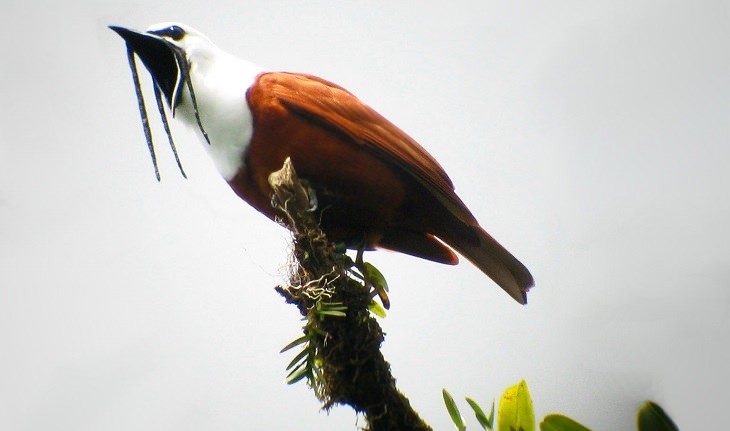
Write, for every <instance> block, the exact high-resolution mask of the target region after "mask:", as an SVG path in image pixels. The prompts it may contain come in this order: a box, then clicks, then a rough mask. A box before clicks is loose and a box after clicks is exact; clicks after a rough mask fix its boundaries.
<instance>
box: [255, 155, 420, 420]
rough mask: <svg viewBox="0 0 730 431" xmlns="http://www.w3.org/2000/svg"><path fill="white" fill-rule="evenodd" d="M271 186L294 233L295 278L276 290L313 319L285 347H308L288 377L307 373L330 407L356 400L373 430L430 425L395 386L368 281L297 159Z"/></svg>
mask: <svg viewBox="0 0 730 431" xmlns="http://www.w3.org/2000/svg"><path fill="white" fill-rule="evenodd" d="M269 184H270V185H271V187H272V190H273V192H274V193H273V196H272V205H274V206H275V207H276V208H277V209H278V210H279V212H280V213H281V215H282V216H281V218H280V222H281V223H282V224H283V225H285V226H286V227H287V228H289V230H290V231H291V232H292V235H293V253H292V262H291V269H290V274H289V280H288V284H287V285H286V286H278V287H277V288H276V290H277V292H279V293H280V294H281V295H282V296H283V297H284V298H285V299H286V301H287V302H288V303H291V304H294V305H296V307H297V308H298V309H299V312H300V313H301V314H302V316H304V318H305V321H306V323H305V325H304V327H303V328H302V329H303V332H304V335H303V336H302V337H300V338H298V339H296V340H294V341H293V342H291V343H289V345H288V346H287V347H285V348H284V349H283V350H282V351H284V350H289V349H293V348H295V347H300V346H301V351H300V352H299V354H297V355H296V356H295V357H294V360H292V362H291V363H290V364H289V368H288V369H289V371H290V374H289V376H288V381H289V382H290V383H293V382H296V381H299V380H302V379H304V378H306V380H307V382H308V383H309V385H310V386H311V387H312V389H313V390H314V392H315V395H316V396H317V397H318V398H319V399H320V400H321V401H322V402H323V407H324V408H325V409H329V408H331V407H332V406H334V405H336V404H344V405H349V406H351V407H352V408H353V409H354V410H355V411H356V412H358V413H362V414H363V415H364V416H365V419H366V421H367V427H366V428H365V429H367V430H372V431H381V430H430V429H431V428H430V427H429V426H428V425H427V424H426V423H425V422H423V420H422V419H421V418H420V417H419V416H418V414H417V413H416V412H415V411H414V410H413V409H412V408H411V406H410V403H409V401H408V399H407V398H406V397H405V396H404V395H403V394H402V393H400V392H399V391H398V389H397V388H396V386H395V378H394V377H393V376H392V374H391V372H390V365H389V364H388V362H386V361H385V358H384V357H383V355H382V353H381V352H380V345H381V344H382V342H383V340H384V334H383V331H382V329H381V328H380V325H379V324H378V322H377V321H376V320H375V318H374V317H373V316H372V314H371V312H370V311H369V308H370V306H371V304H372V302H373V298H372V294H371V292H370V289H369V288H368V287H367V285H368V283H364V282H363V281H362V280H360V279H358V278H357V277H356V276H354V274H356V273H355V272H354V271H353V269H352V260H351V259H350V258H349V257H347V255H345V254H344V252H342V251H338V250H337V249H336V247H335V246H334V245H333V244H331V243H330V242H329V241H328V240H327V237H326V235H325V234H324V232H323V231H322V229H320V227H319V224H318V218H317V213H316V212H315V209H316V195H315V193H314V191H313V190H312V189H311V188H310V187H309V186H308V184H307V182H306V180H303V179H302V180H300V179H299V178H298V177H297V175H296V172H295V170H294V167H293V165H292V163H291V161H290V160H289V159H287V160H286V161H285V162H284V166H283V167H282V168H281V170H279V171H276V172H274V173H272V174H271V175H270V176H269Z"/></svg>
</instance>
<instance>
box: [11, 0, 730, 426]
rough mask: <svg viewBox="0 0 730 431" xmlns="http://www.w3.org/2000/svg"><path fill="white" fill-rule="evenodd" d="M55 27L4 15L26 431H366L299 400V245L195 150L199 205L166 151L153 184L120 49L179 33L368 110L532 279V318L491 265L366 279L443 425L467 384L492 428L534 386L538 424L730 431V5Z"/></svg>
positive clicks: (460, 7) (189, 162)
mask: <svg viewBox="0 0 730 431" xmlns="http://www.w3.org/2000/svg"><path fill="white" fill-rule="evenodd" d="M47 3H48V4H47V5H39V4H37V2H18V1H16V0H11V3H10V4H9V5H7V6H4V12H3V18H0V20H2V25H1V26H0V35H1V36H2V40H4V41H5V43H4V44H3V55H2V65H1V67H0V74H1V75H0V100H2V103H1V104H0V343H1V344H2V350H0V429H8V430H10V429H18V430H20V429H23V430H46V429H55V430H100V429H103V430H129V429H140V430H146V429H150V430H151V429H155V430H165V429H175V430H198V429H210V430H233V429H236V430H241V429H292V428H295V427H296V428H297V429H309V430H315V429H316V430H341V429H355V423H356V419H355V416H354V415H353V414H352V412H351V411H350V410H348V409H346V408H336V409H334V410H333V412H332V413H331V414H330V415H329V417H328V416H327V415H326V414H325V413H321V412H318V405H317V403H316V401H315V399H314V396H313V395H312V393H311V392H310V391H309V390H307V388H306V387H305V386H304V385H297V386H293V387H289V386H287V385H286V384H285V383H284V375H285V372H284V368H285V366H286V364H287V362H288V361H289V359H290V356H291V355H280V354H279V353H278V351H279V349H280V348H281V347H282V346H283V345H285V344H286V343H288V342H289V341H290V340H292V339H294V338H295V337H297V336H298V333H299V326H300V322H299V320H298V315H297V312H296V310H295V309H294V308H293V307H291V306H287V305H285V304H284V303H283V300H282V299H281V298H280V297H279V296H278V295H277V294H276V293H275V292H274V291H273V286H274V285H275V284H277V283H279V282H280V281H281V280H282V274H283V273H284V271H283V270H282V268H283V265H284V263H285V262H286V260H287V255H286V253H287V250H288V249H287V247H288V246H287V240H288V235H287V233H286V232H285V231H284V230H283V229H282V228H280V227H278V226H276V225H275V224H273V223H271V222H270V221H268V220H267V219H265V218H264V217H263V216H260V215H259V214H258V213H256V212H255V211H254V210H252V209H251V208H249V207H248V206H247V205H246V204H244V203H242V202H241V201H240V200H238V199H237V198H236V197H235V196H234V195H233V193H231V192H230V191H229V190H228V188H227V185H226V184H225V183H224V182H223V181H222V180H221V179H220V178H219V177H218V175H217V173H216V171H215V169H214V168H213V165H212V163H211V162H210V161H209V160H208V159H207V156H206V155H205V154H204V151H203V149H202V148H201V146H200V144H199V143H198V142H197V140H196V139H195V137H194V136H193V135H192V133H190V132H189V131H188V130H186V129H185V128H183V127H173V133H174V134H175V136H176V137H177V143H178V150H179V151H180V153H181V157H182V161H183V163H184V166H185V167H186V170H187V172H188V175H189V180H187V181H185V180H183V179H181V178H180V176H179V175H178V174H177V173H176V168H175V166H174V162H173V160H172V157H171V155H170V154H169V151H166V150H165V145H166V143H165V137H164V135H163V134H162V132H161V128H159V127H158V128H157V129H155V132H156V142H157V143H158V148H159V152H160V158H161V173H162V177H163V181H162V183H159V184H158V183H157V182H156V181H155V180H154V176H153V173H152V167H151V164H150V161H149V158H148V154H147V151H146V149H145V143H144V137H143V135H142V130H141V126H140V123H139V118H138V112H137V108H136V101H135V99H134V91H133V87H132V82H131V78H130V75H129V70H128V68H127V62H126V61H127V60H126V57H125V51H124V44H123V42H122V40H121V39H119V37H118V36H117V35H116V34H114V33H113V32H111V31H109V30H108V29H107V28H106V26H107V25H108V24H118V25H126V26H131V27H135V28H140V29H143V28H145V27H147V26H148V25H149V24H151V23H154V22H158V21H168V20H177V21H183V22H186V23H188V24H191V25H193V26H195V27H196V28H198V29H200V30H202V31H203V32H205V33H206V34H207V35H208V36H210V38H211V39H212V40H213V41H215V42H216V43H217V44H218V45H220V46H221V47H223V48H224V49H226V50H228V51H231V52H233V53H234V54H236V55H238V56H241V57H245V58H247V59H249V60H251V61H253V62H255V63H258V64H260V65H262V66H265V67H267V68H270V69H276V70H289V71H302V72H309V73H314V74H317V75H320V76H322V77H324V78H327V79H330V80H332V81H335V82H337V83H339V84H341V85H343V86H345V87H346V88H348V89H349V90H351V91H353V92H354V93H355V94H357V95H358V96H360V97H361V98H362V99H363V100H364V101H366V102H368V103H369V104H371V105H372V106H373V107H374V108H376V109H377V110H378V111H379V112H381V113H382V114H383V115H385V116H386V117H388V118H389V119H391V120H392V121H393V122H395V123H396V124H398V125H399V126H400V127H401V128H403V129H404V130H405V131H407V132H408V133H409V134H411V135H412V136H413V137H414V138H416V139H417V140H418V141H419V142H421V143H422V144H423V145H424V146H425V147H426V148H428V149H429V150H430V151H431V152H432V154H434V156H436V158H437V159H438V160H439V161H441V162H442V164H443V165H444V167H445V168H446V170H447V171H448V172H449V174H450V176H451V177H452V179H453V180H454V183H455V184H456V187H457V192H458V193H459V195H460V196H461V197H462V198H463V200H464V201H465V202H467V204H468V205H469V206H470V208H471V209H472V210H473V212H474V213H475V214H476V215H477V217H478V218H479V219H480V221H481V222H482V224H483V226H484V227H485V228H486V229H487V230H488V231H490V232H491V233H492V234H493V235H494V236H495V237H497V238H498V239H499V240H500V241H501V242H502V243H504V244H505V245H506V246H507V247H508V248H509V249H510V250H512V251H513V252H514V253H515V254H516V255H517V256H518V257H519V258H520V259H521V260H523V262H524V263H525V264H527V266H528V267H529V268H530V269H531V270H532V271H533V273H534V275H535V278H536V280H537V287H536V288H534V289H533V290H532V291H531V294H530V297H529V299H530V304H529V305H528V306H527V307H519V306H518V305H516V304H515V303H514V302H513V301H512V300H511V299H510V298H509V297H508V296H507V295H505V294H504V293H503V292H502V291H501V290H500V289H498V288H496V287H495V286H494V285H493V284H492V283H491V282H490V281H489V280H487V279H486V278H485V277H484V276H483V275H482V274H481V273H480V272H478V271H477V270H476V269H475V268H473V267H471V266H470V265H469V264H468V263H464V264H462V265H459V266H457V267H447V266H439V265H436V264H432V263H428V262H423V261H420V260H417V259H414V258H410V257H406V256H400V255H396V254H392V253H387V252H379V253H371V254H369V255H368V256H367V258H368V259H369V260H370V261H372V262H373V263H375V264H376V265H377V266H378V267H379V268H380V269H381V270H382V271H383V272H384V273H385V274H386V276H387V278H388V281H389V283H390V285H391V290H392V295H391V296H392V300H393V307H392V310H391V313H390V315H389V317H388V318H387V319H385V320H384V321H382V325H383V327H384V329H385V331H386V332H387V334H388V335H387V338H386V341H385V344H384V353H385V355H386V357H387V359H388V360H389V361H390V362H391V364H392V368H393V372H394V375H395V376H396V377H397V378H398V383H399V386H400V388H401V390H402V391H404V392H405V393H406V394H407V395H408V396H409V397H410V399H411V402H412V404H413V405H414V406H415V407H416V409H417V410H418V411H419V412H420V413H421V414H422V416H424V418H425V419H426V420H427V422H429V423H430V424H431V425H433V426H434V427H435V428H436V429H450V426H451V425H450V421H449V419H448V414H447V413H446V410H445V409H444V407H443V404H442V401H441V392H440V391H441V388H443V387H446V388H448V389H449V390H450V391H451V392H452V394H453V395H455V396H456V397H458V398H461V397H463V396H465V395H469V396H472V397H474V398H475V399H477V400H478V401H481V402H482V403H483V404H484V405H488V404H489V402H490V401H491V400H492V399H494V398H498V397H499V395H500V394H501V392H502V391H503V390H504V389H505V388H506V387H507V386H509V385H511V384H513V383H515V382H517V381H518V380H519V379H521V378H525V379H527V381H528V383H529V385H530V388H531V391H532V395H533V398H534V404H535V408H536V411H537V415H538V417H539V418H542V417H543V416H544V415H545V414H547V413H551V412H562V413H565V414H567V415H569V416H572V417H574V418H575V419H577V420H579V421H581V422H583V423H584V424H586V425H588V426H590V427H593V428H594V429H596V430H601V429H604V430H608V429H632V427H633V422H634V414H635V410H636V408H637V407H638V405H639V403H640V402H641V401H643V400H645V399H653V400H656V401H657V402H659V403H660V404H661V405H663V406H664V407H665V408H666V410H667V411H668V412H669V413H670V414H671V415H672V416H673V417H674V418H675V420H676V421H677V423H678V424H679V425H680V427H681V428H683V429H707V428H708V427H710V428H712V427H713V426H714V427H717V426H719V424H720V423H724V422H726V420H724V419H723V412H724V411H725V407H726V402H727V390H728V387H729V386H730V372H729V371H728V366H727V364H728V363H730V353H729V352H728V342H730V289H729V288H730V252H728V244H729V243H730V228H728V226H727V222H728V220H729V219H730V196H729V194H730V170H729V169H728V167H729V166H730V132H729V128H728V123H729V120H730V108H729V100H730V94H729V88H730V86H728V76H730V49H729V47H728V42H730V37H729V36H730V34H729V33H730V25H729V24H730V22H729V20H728V4H727V2H724V1H714V2H712V1H696V2H678V1H635V0H632V1H596V2H586V1H553V2H544V1H524V2H496V1H479V2H477V1H473V2H465V1H461V2H449V3H448V6H441V5H433V6H427V5H424V4H423V2H411V3H402V2H398V3H397V4H394V3H396V2H390V1H378V2H372V1H371V2H357V3H356V2H338V3H334V2H324V1H319V2H311V1H310V2H299V1H284V0H281V1H271V0H268V1H236V2H229V1H221V2H215V3H210V2H207V1H205V2H203V1H200V2H194V1H190V2H180V1H175V2H170V1H157V2H154V3H144V2H141V1H137V2H125V3H119V2H111V1H93V2H91V1H87V2H84V1H80V0H77V1H69V2H47ZM144 75H146V72H145V73H144ZM147 89H149V85H148V86H147ZM148 95H149V96H151V93H149V92H148ZM148 100H149V101H150V102H152V101H153V99H151V98H149V97H148ZM149 107H150V110H151V113H154V106H153V105H150V106H149ZM154 123H157V122H154ZM462 407H463V409H464V410H463V411H466V410H467V409H468V407H467V406H466V404H465V403H462ZM467 419H468V420H469V422H470V423H471V424H472V425H473V426H476V422H475V421H474V419H473V418H472V417H471V415H468V416H467ZM473 429H476V428H475V427H474V428H473Z"/></svg>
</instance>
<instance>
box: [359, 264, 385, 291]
mask: <svg viewBox="0 0 730 431" xmlns="http://www.w3.org/2000/svg"><path fill="white" fill-rule="evenodd" d="M363 269H364V270H365V276H366V277H367V279H368V281H370V282H371V283H372V284H373V286H374V287H375V290H383V291H385V292H387V291H388V282H387V281H385V277H384V276H383V273H382V272H380V270H379V269H378V268H376V267H375V266H374V265H373V264H371V263H368V262H363Z"/></svg>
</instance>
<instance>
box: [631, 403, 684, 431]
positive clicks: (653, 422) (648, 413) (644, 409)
mask: <svg viewBox="0 0 730 431" xmlns="http://www.w3.org/2000/svg"><path fill="white" fill-rule="evenodd" d="M638 425H639V431H679V428H678V427H677V424H675V423H674V421H673V420H672V419H670V418H669V416H668V415H667V414H666V413H665V412H664V409H662V408H661V407H659V405H658V404H656V403H654V402H652V401H646V402H645V403H644V404H642V405H641V408H639V417H638Z"/></svg>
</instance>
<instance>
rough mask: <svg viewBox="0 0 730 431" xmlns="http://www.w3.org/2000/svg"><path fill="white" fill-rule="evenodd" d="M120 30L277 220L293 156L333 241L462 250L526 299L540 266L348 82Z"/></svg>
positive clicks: (446, 258) (165, 28)
mask: <svg viewBox="0 0 730 431" xmlns="http://www.w3.org/2000/svg"><path fill="white" fill-rule="evenodd" d="M109 27H110V28H111V29H112V30H114V31H115V32H116V33H117V34H118V35H119V36H121V37H122V38H123V39H124V40H125V42H126V44H127V47H128V50H130V51H129V52H130V54H129V55H130V62H131V61H132V60H131V58H132V57H131V56H132V54H131V52H133V53H134V54H135V55H136V56H137V57H138V58H140V59H141V61H142V63H143V64H144V66H145V67H146V68H147V69H148V71H149V72H150V75H151V77H152V80H153V82H154V86H155V87H156V91H157V92H158V93H156V95H157V96H158V105H159V106H160V110H161V112H162V108H161V106H162V105H161V103H160V99H159V93H161V94H162V95H163V96H164V98H165V101H166V103H167V108H169V110H170V112H171V113H172V115H173V117H174V118H175V119H176V120H179V121H181V122H182V123H184V124H186V125H188V126H190V127H192V128H193V129H194V130H195V133H196V134H197V135H198V136H199V138H200V140H201V141H202V142H203V143H204V146H205V147H206V148H207V150H208V153H209V154H210V156H211V157H212V159H213V162H214V164H215V166H216V167H217V170H218V171H219V172H220V174H221V175H222V176H223V178H224V179H225V180H226V182H227V183H228V184H229V185H230V187H231V189H232V190H233V191H234V192H235V193H236V194H237V195H238V196H239V197H240V198H242V199H243V200H244V201H246V202H247V203H248V204H250V205H251V206H252V207H254V208H255V209H256V210H258V211H259V212H261V213H262V214H264V215H265V216H267V217H268V218H270V219H272V220H275V219H276V217H277V216H279V215H280V214H279V213H278V212H277V209H275V208H274V207H273V206H272V204H271V199H272V189H271V186H270V185H269V183H268V177H269V174H271V173H272V172H274V171H276V170H278V169H279V168H280V167H281V166H282V164H283V162H284V160H285V159H287V158H290V159H291V161H292V163H293V166H294V168H295V169H296V172H297V174H298V176H299V177H300V178H303V179H306V180H307V182H308V184H309V185H310V187H311V188H312V189H313V190H314V192H315V193H316V199H317V212H318V217H319V219H320V223H321V228H322V230H323V231H324V232H325V234H326V235H327V237H328V239H329V240H330V241H331V242H333V243H336V244H344V245H345V246H346V247H347V248H350V249H360V250H374V249H388V250H392V251H396V252H400V253H404V254H408V255H411V256H415V257H419V258H423V259H427V260H430V261H434V262H438V263H442V264H449V265H455V264H457V263H458V262H459V257H458V255H457V253H458V254H460V255H461V256H463V257H465V258H466V259H467V260H469V261H471V262H472V263H473V264H474V265H475V266H476V267H477V268H478V269H480V270H481V271H482V272H483V273H484V274H486V275H487V276H488V277H489V278H491V279H492V280H493V281H494V282H495V283H496V284H497V285H498V286H500V287H501V288H502V289H504V291H505V292H507V293H508V294H509V295H510V296H511V297H512V298H514V299H515V300H516V301H517V302H518V303H520V304H526V303H527V291H528V290H529V289H530V287H532V286H533V285H534V280H533V277H532V275H531V274H530V271H529V270H528V269H527V268H526V267H525V265H523V264H522V263H521V262H520V261H519V260H518V259H517V258H515V257H514V256H513V255H512V254H511V253H510V252H509V251H507V249H506V248H504V247H503V246H502V245H501V244H500V243H498V242H497V241H496V240H495V239H494V238H493V237H492V236H491V235H490V234H488V233H487V232H486V231H485V230H484V229H483V228H482V227H481V226H480V224H479V222H478V221H477V219H476V218H475V217H474V215H473V214H472V213H471V211H470V210H469V209H468V208H467V206H466V204H465V203H464V202H463V201H462V200H461V198H459V197H458V196H457V195H456V192H455V189H454V185H453V182H452V180H451V179H450V178H449V176H448V175H447V174H446V172H445V171H444V169H443V168H442V167H441V165H440V164H439V163H438V162H437V161H436V160H435V159H434V157H433V156H431V155H430V154H429V153H428V152H427V151H426V150H425V149H424V148H423V147H422V146H421V145H420V144H418V143H417V142H416V141H415V140H414V139H413V138H411V137H410V136H409V135H407V134H406V133H405V132H403V131H402V130H401V129H399V128H398V127H397V126H395V125H394V124H393V123H391V122H390V121H388V120H387V119H386V118H384V117H383V116H381V115H380V114H378V113H377V112H376V111H375V110H373V109H372V108H371V107H369V106H368V105H366V104H365V103H364V102H362V101H360V99H358V98H357V97H356V96H354V95H353V94H352V93H350V92H349V91H347V90H346V89H344V88H343V87H341V86H339V85H337V84H335V83H332V82H330V81H327V80H325V79H322V78H319V77H317V76H314V75H310V74H305V73H295V72H283V71H269V70H265V69H263V68H261V67H259V66H257V65H255V64H253V63H250V62H248V61H245V60H242V59H240V58H238V57H236V56H234V55H232V54H230V53H228V52H226V51H224V50H222V49H220V48H219V47H218V46H217V45H215V44H214V43H213V42H211V40H210V39H209V38H208V37H206V36H205V35H204V34H202V33H201V32H199V31H198V30H196V29H194V28H193V27H190V26H188V25H186V24H182V23H175V22H163V23H159V24H154V25H152V26H150V27H149V28H148V29H146V30H145V31H137V30H133V29H130V28H126V27H120V26H109ZM133 70H134V69H133ZM134 73H135V74H136V71H135V72H134ZM135 77H136V75H135ZM138 91H139V90H138ZM140 104H143V102H142V101H141V100H140ZM163 120H164V117H163ZM165 121H166V120H165ZM166 127H167V126H166Z"/></svg>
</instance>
